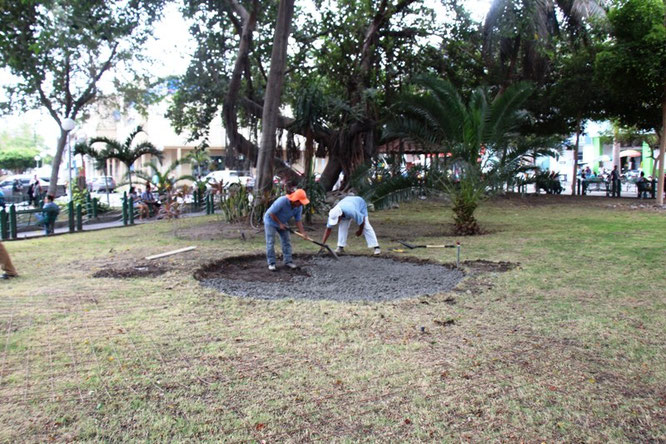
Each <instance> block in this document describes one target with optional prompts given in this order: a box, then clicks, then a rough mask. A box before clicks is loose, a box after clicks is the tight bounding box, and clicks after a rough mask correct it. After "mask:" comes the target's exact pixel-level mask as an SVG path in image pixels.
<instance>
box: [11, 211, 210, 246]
mask: <svg viewBox="0 0 666 444" xmlns="http://www.w3.org/2000/svg"><path fill="white" fill-rule="evenodd" d="M205 215H206V211H205V210H204V211H197V212H193V213H185V214H181V215H180V216H179V219H184V218H188V217H199V216H205ZM158 220H163V219H156V218H154V217H153V218H150V219H144V220H139V219H138V218H137V219H134V224H135V225H142V224H149V223H152V222H156V221H158ZM122 226H123V219H122V217H120V218H118V219H115V220H111V221H107V222H98V223H87V224H85V223H84V224H83V230H82V231H74V233H81V232H83V231H97V230H105V229H107V228H118V227H122ZM69 233H70V231H69V225H64V226H62V227H57V228H56V229H55V232H54V234H52V236H56V235H60V234H69ZM72 234H73V233H72ZM43 236H45V234H44V230H35V231H23V232H19V233H17V238H16V239H6V240H5V241H3V242H6V241H10V240H19V239H29V238H35V237H43Z"/></svg>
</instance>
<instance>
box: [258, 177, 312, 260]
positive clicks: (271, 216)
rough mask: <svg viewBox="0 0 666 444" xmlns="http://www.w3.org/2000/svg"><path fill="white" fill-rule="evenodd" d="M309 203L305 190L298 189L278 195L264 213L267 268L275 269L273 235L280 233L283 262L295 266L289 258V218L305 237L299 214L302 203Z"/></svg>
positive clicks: (300, 213)
mask: <svg viewBox="0 0 666 444" xmlns="http://www.w3.org/2000/svg"><path fill="white" fill-rule="evenodd" d="M309 203H310V200H309V199H308V196H307V194H305V190H302V189H298V190H296V191H294V192H293V193H291V194H287V195H286V196H282V197H279V198H278V199H277V200H276V201H275V202H273V205H271V207H270V208H269V209H268V210H267V211H266V213H265V214H264V231H265V233H266V260H267V261H268V269H269V270H271V271H275V262H276V261H275V235H276V234H279V235H280V243H281V245H282V256H283V259H284V264H285V265H286V266H287V267H289V268H296V265H295V264H294V263H293V262H292V260H291V240H290V238H289V227H288V224H289V220H290V219H291V218H292V217H293V218H294V220H295V221H296V226H297V227H298V231H300V233H301V234H302V235H303V236H304V237H305V238H306V239H310V238H309V237H308V235H307V234H305V228H303V222H301V215H302V214H303V205H307V204H309Z"/></svg>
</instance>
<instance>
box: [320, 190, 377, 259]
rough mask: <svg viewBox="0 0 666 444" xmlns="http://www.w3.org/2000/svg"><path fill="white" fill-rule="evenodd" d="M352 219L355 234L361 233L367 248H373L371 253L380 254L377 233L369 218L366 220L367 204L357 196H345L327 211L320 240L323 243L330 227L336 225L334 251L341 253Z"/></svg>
mask: <svg viewBox="0 0 666 444" xmlns="http://www.w3.org/2000/svg"><path fill="white" fill-rule="evenodd" d="M352 220H354V221H356V223H357V224H358V230H356V236H360V235H361V234H363V236H365V242H366V243H367V244H368V248H373V249H374V253H373V254H375V255H378V254H380V253H381V250H380V249H379V243H378V242H377V235H376V234H375V230H374V229H373V228H372V225H370V220H368V205H367V204H366V203H365V200H363V198H362V197H358V196H347V197H345V198H344V199H342V200H341V201H340V202H338V204H337V205H336V206H334V207H333V208H331V211H329V212H328V222H327V223H326V231H325V232H324V237H323V238H322V240H321V242H322V243H323V244H325V243H326V240H327V239H328V236H330V234H331V230H332V228H333V227H334V226H336V225H338V248H336V250H335V252H336V253H343V252H344V248H345V247H346V246H347V234H348V233H349V225H350V224H351V221H352Z"/></svg>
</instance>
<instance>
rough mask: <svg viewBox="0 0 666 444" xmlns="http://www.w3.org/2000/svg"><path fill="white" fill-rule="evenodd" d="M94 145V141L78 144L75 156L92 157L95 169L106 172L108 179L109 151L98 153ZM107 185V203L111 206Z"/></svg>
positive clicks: (105, 175) (104, 149) (102, 150)
mask: <svg viewBox="0 0 666 444" xmlns="http://www.w3.org/2000/svg"><path fill="white" fill-rule="evenodd" d="M92 144H93V141H92V139H91V140H90V141H88V142H79V143H77V144H76V145H75V146H74V155H75V156H76V155H77V154H80V155H82V156H88V157H91V158H92V159H93V160H94V161H95V169H97V170H102V171H104V177H105V178H106V177H108V174H107V165H106V162H107V160H109V159H110V157H109V151H108V150H107V149H106V148H103V149H101V150H99V151H97V150H96V149H95V148H93V147H92ZM104 180H106V179H104ZM106 185H107V184H106V183H105V187H104V189H105V191H106V203H107V204H109V205H111V201H110V198H109V187H108V186H106Z"/></svg>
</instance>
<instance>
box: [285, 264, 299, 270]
mask: <svg viewBox="0 0 666 444" xmlns="http://www.w3.org/2000/svg"><path fill="white" fill-rule="evenodd" d="M284 265H285V266H286V267H288V268H291V269H292V270H293V269H294V268H298V267H297V266H296V264H295V263H293V262H289V263H286V264H284Z"/></svg>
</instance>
